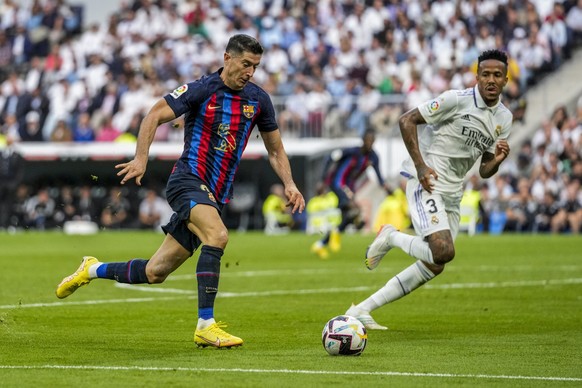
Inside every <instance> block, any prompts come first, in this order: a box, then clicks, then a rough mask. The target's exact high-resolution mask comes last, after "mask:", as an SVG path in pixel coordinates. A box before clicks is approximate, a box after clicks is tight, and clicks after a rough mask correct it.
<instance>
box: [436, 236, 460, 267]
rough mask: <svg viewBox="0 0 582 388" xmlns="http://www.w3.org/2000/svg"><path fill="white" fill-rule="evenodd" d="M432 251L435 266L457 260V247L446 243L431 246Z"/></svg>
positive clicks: (441, 242)
mask: <svg viewBox="0 0 582 388" xmlns="http://www.w3.org/2000/svg"><path fill="white" fill-rule="evenodd" d="M431 251H432V257H433V261H434V262H435V264H439V265H444V264H446V263H448V262H450V261H452V260H453V259H454V258H455V246H454V245H453V244H448V243H446V242H444V241H440V242H438V243H437V244H431Z"/></svg>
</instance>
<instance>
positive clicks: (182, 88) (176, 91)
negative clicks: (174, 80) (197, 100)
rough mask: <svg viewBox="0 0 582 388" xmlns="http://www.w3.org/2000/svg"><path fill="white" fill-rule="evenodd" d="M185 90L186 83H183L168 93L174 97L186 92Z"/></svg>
mask: <svg viewBox="0 0 582 388" xmlns="http://www.w3.org/2000/svg"><path fill="white" fill-rule="evenodd" d="M186 90H188V85H186V84H184V85H182V86H179V87H177V88H176V89H174V91H173V92H172V93H170V95H171V96H172V97H174V98H175V99H176V98H178V97H180V96H181V95H182V94H184V93H186Z"/></svg>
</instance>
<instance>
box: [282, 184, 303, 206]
mask: <svg viewBox="0 0 582 388" xmlns="http://www.w3.org/2000/svg"><path fill="white" fill-rule="evenodd" d="M285 196H286V197H287V205H286V206H287V207H292V208H291V212H292V213H295V212H296V211H298V212H299V213H303V210H304V209H305V199H304V198H303V194H301V192H300V191H299V189H298V188H297V186H289V187H287V186H285Z"/></svg>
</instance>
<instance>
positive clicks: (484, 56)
mask: <svg viewBox="0 0 582 388" xmlns="http://www.w3.org/2000/svg"><path fill="white" fill-rule="evenodd" d="M488 59H495V60H496V61H499V62H501V63H503V64H505V67H507V54H506V53H504V52H503V51H501V50H496V49H494V50H486V51H483V52H482V53H481V55H479V59H478V60H477V68H479V66H480V65H481V62H483V61H486V60H488Z"/></svg>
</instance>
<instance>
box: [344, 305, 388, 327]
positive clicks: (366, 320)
mask: <svg viewBox="0 0 582 388" xmlns="http://www.w3.org/2000/svg"><path fill="white" fill-rule="evenodd" d="M345 315H349V316H352V317H354V318H356V319H357V320H358V321H360V322H362V324H363V325H364V327H365V328H366V329H368V330H388V328H387V327H386V326H382V325H380V324H379V323H378V322H376V321H375V320H374V318H372V316H371V315H370V314H368V313H365V312H364V311H362V310H361V309H359V308H358V306H356V305H355V304H352V306H351V307H350V308H349V309H348V311H346V314H345Z"/></svg>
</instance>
